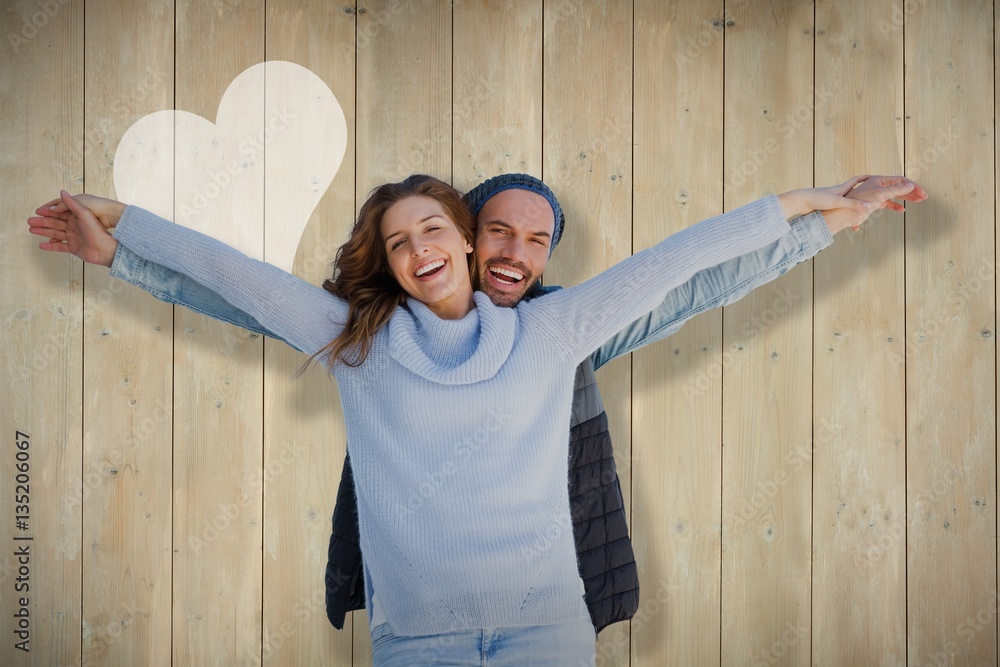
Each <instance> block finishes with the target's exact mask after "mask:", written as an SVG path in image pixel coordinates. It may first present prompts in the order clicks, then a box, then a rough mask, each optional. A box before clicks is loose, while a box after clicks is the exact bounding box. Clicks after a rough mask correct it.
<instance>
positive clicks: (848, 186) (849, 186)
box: [838, 174, 871, 194]
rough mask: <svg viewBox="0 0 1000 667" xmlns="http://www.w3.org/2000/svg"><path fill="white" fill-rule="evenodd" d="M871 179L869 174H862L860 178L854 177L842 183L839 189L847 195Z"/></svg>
mask: <svg viewBox="0 0 1000 667" xmlns="http://www.w3.org/2000/svg"><path fill="white" fill-rule="evenodd" d="M869 178H871V175H869V174H861V175H858V176H854V177H852V178H849V179H847V180H846V181H844V182H843V183H841V184H840V186H839V187H838V189H840V190H841V191H842V192H844V193H845V194H846V193H848V192H850V191H851V190H853V189H854V188H856V187H857V186H858V185H860V184H861V183H864V182H865V181H867V180H868V179H869Z"/></svg>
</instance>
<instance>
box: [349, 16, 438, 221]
mask: <svg viewBox="0 0 1000 667" xmlns="http://www.w3.org/2000/svg"><path fill="white" fill-rule="evenodd" d="M365 7H366V8H367V11H365V12H363V13H362V12H361V10H360V9H359V10H358V43H357V56H356V57H357V63H358V64H357V68H358V140H357V143H358V146H363V147H364V150H362V151H359V152H358V177H357V201H358V207H360V206H361V204H363V203H364V202H365V200H366V199H367V198H368V193H369V192H370V191H371V189H372V188H374V187H375V186H377V185H380V184H382V183H386V182H389V181H400V180H402V179H404V178H406V177H407V176H409V175H410V174H414V173H422V174H430V175H432V176H436V177H437V178H440V179H442V180H445V181H450V180H451V154H452V142H451V135H452V122H451V118H452V97H453V91H452V81H451V72H452V53H451V45H452V31H451V20H452V11H451V3H449V2H444V1H443V0H419V1H417V2H400V1H399V0H381V1H379V2H372V3H369V4H366V5H365Z"/></svg>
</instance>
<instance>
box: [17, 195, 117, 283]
mask: <svg viewBox="0 0 1000 667" xmlns="http://www.w3.org/2000/svg"><path fill="white" fill-rule="evenodd" d="M59 194H60V198H61V199H62V202H63V204H65V207H58V209H52V208H50V207H48V206H46V207H39V209H37V210H36V211H35V212H36V213H39V215H38V216H36V217H31V218H28V231H29V232H31V233H32V234H35V235H36V236H43V237H46V238H48V239H49V240H48V242H46V243H40V244H38V247H39V248H41V249H42V250H48V251H50V252H68V253H70V254H72V255H76V256H77V257H79V258H80V259H82V260H83V261H85V262H90V263H92V264H102V265H104V266H111V263H112V262H113V261H114V258H115V250H117V248H118V241H116V240H115V238H114V237H113V236H111V234H110V233H108V232H107V231H106V230H105V229H104V225H102V224H101V223H100V221H98V219H97V217H96V216H95V215H94V214H93V212H91V210H90V209H88V208H87V207H86V206H84V205H83V204H81V203H80V202H78V201H77V200H76V199H74V198H73V197H72V196H71V195H70V194H69V193H68V192H66V191H65V190H62V191H61V192H60V193H59Z"/></svg>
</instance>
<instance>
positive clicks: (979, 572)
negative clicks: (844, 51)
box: [903, 1, 997, 665]
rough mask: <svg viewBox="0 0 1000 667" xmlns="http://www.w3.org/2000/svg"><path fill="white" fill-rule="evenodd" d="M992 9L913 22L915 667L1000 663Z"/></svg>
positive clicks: (910, 391) (910, 504) (949, 10)
mask: <svg viewBox="0 0 1000 667" xmlns="http://www.w3.org/2000/svg"><path fill="white" fill-rule="evenodd" d="M992 12H993V6H992V3H989V2H985V1H979V2H961V3H958V2H954V3H926V4H923V5H920V6H919V7H916V8H912V11H909V12H906V13H905V14H904V16H903V22H904V26H905V47H904V48H905V51H904V53H905V56H904V57H905V62H906V80H905V95H906V98H905V109H906V171H907V174H908V175H909V176H912V177H914V178H919V179H920V180H922V181H924V182H925V184H926V186H927V191H928V193H932V196H933V199H932V200H929V201H928V202H927V203H925V204H924V205H922V206H919V207H914V209H913V210H912V211H910V212H909V213H908V214H907V216H906V353H905V355H904V358H905V363H906V399H907V406H906V408H907V410H906V414H907V419H906V431H907V443H906V446H907V459H906V466H907V470H906V474H907V477H906V486H907V495H906V505H907V516H908V517H909V518H910V519H909V522H908V526H909V530H908V532H907V536H906V539H907V565H908V568H907V589H908V596H907V623H908V628H907V630H908V632H907V641H908V654H907V660H908V662H909V664H933V663H937V664H963V665H986V664H996V662H997V630H996V620H995V619H996V609H997V598H996V540H995V539H994V537H993V533H992V531H993V530H994V529H995V528H996V525H997V521H996V490H997V489H996V376H995V369H996V331H995V329H994V327H995V323H996V310H995V307H996V295H995V284H996V278H995V273H996V270H995V267H996V256H995V233H994V230H993V226H994V224H995V222H994V221H995V213H994V206H995V200H996V198H995V193H994V184H995V177H994V176H991V175H990V174H989V170H990V168H989V167H988V165H990V164H991V161H992V159H993V157H994V144H993V135H992V133H993V131H994V107H993V100H994V86H995V75H994V68H993V46H994V35H993V32H992V30H993V15H992Z"/></svg>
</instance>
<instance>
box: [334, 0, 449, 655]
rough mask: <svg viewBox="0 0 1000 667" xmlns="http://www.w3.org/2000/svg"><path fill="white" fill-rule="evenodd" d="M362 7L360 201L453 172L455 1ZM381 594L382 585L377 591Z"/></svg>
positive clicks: (363, 641)
mask: <svg viewBox="0 0 1000 667" xmlns="http://www.w3.org/2000/svg"><path fill="white" fill-rule="evenodd" d="M365 8H366V11H365V12H364V13H362V12H361V10H360V8H359V10H358V38H357V51H356V58H357V73H358V74H357V76H358V79H357V123H356V125H357V145H358V146H359V147H361V150H359V151H358V154H357V171H356V177H355V187H356V190H355V197H356V202H357V207H358V208H360V207H361V205H362V204H363V203H364V202H365V200H367V199H368V193H369V192H370V191H371V189H372V188H374V187H375V186H377V185H379V184H381V183H385V182H388V181H399V180H402V179H403V178H405V177H407V176H409V175H410V174H412V173H425V174H430V175H432V176H436V177H438V178H440V179H442V180H445V181H449V180H450V179H451V173H452V169H451V164H452V162H451V156H452V122H451V119H452V98H453V91H452V66H453V63H452V29H451V28H452V9H451V4H450V3H448V2H443V1H441V0H419V1H417V2H400V1H399V0H380V1H378V2H371V3H366V4H365ZM375 596H376V597H378V591H376V592H375ZM353 616H354V664H355V665H358V666H361V665H370V664H371V634H370V628H369V625H368V616H367V613H366V612H365V611H358V612H354V614H353Z"/></svg>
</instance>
